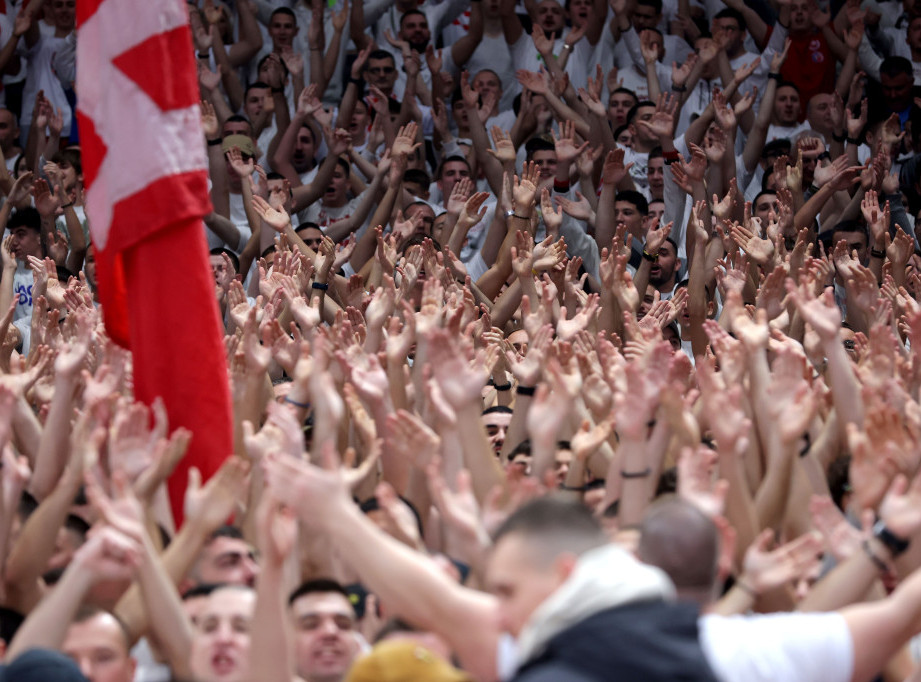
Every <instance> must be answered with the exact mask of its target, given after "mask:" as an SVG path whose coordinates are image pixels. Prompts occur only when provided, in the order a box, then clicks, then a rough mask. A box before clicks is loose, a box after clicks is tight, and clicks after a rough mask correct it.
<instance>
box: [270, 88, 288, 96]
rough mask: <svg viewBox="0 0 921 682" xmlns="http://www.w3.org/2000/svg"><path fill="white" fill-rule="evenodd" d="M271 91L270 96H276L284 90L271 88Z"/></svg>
mask: <svg viewBox="0 0 921 682" xmlns="http://www.w3.org/2000/svg"><path fill="white" fill-rule="evenodd" d="M271 90H272V94H273V95H275V94H278V93H282V92H284V91H285V89H284V88H271Z"/></svg>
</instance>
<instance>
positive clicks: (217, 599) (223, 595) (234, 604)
mask: <svg viewBox="0 0 921 682" xmlns="http://www.w3.org/2000/svg"><path fill="white" fill-rule="evenodd" d="M255 605H256V593H255V592H254V591H253V590H250V589H245V588H242V587H241V588H239V589H237V588H233V589H228V588H222V589H218V590H215V591H214V592H212V593H211V594H210V595H209V596H208V601H207V602H206V603H205V605H204V606H203V607H202V610H201V614H200V615H199V618H200V619H201V620H204V619H205V618H236V617H238V616H243V617H246V618H249V617H250V616H252V614H253V608H254V607H255Z"/></svg>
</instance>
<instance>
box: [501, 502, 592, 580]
mask: <svg viewBox="0 0 921 682" xmlns="http://www.w3.org/2000/svg"><path fill="white" fill-rule="evenodd" d="M508 535H521V536H524V537H525V538H526V539H528V540H531V541H532V542H529V543H528V544H529V545H530V546H531V547H532V548H533V553H534V558H535V559H539V560H540V561H541V562H542V563H543V564H544V565H549V564H550V563H551V562H552V561H553V560H554V559H555V558H556V557H557V556H559V555H560V554H562V553H564V552H568V553H573V554H577V555H581V554H583V553H585V552H587V551H589V550H592V549H595V548H597V547H601V546H602V545H605V544H607V543H608V542H609V540H608V537H607V536H606V535H605V534H604V531H602V530H601V526H600V525H599V524H598V521H597V520H596V519H595V517H594V516H592V513H591V512H590V511H589V510H588V509H587V508H586V507H585V506H584V505H583V504H582V503H581V502H572V501H570V500H563V499H560V498H558V497H555V496H553V495H550V496H547V497H541V498H538V499H536V500H532V501H531V502H528V503H526V504H524V505H522V506H521V507H519V508H518V509H517V510H515V511H514V512H512V514H511V516H509V517H508V518H507V519H506V520H505V521H504V522H503V523H502V525H501V526H499V528H498V529H497V530H496V532H495V533H494V535H493V542H494V543H496V544H498V543H499V542H500V541H501V540H502V538H504V537H506V536H508Z"/></svg>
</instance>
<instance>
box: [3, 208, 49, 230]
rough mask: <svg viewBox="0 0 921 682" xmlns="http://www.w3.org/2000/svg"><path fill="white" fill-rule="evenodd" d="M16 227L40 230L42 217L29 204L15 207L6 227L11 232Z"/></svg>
mask: <svg viewBox="0 0 921 682" xmlns="http://www.w3.org/2000/svg"><path fill="white" fill-rule="evenodd" d="M17 227H28V228H29V229H30V230H35V231H36V232H41V229H42V217H41V216H40V215H39V214H38V211H37V210H35V209H34V208H32V207H31V206H25V207H23V208H17V209H16V212H15V213H14V214H13V215H11V216H10V219H9V220H8V221H7V223H6V228H7V229H8V230H10V231H11V232H12V231H13V230H15V229H16V228H17Z"/></svg>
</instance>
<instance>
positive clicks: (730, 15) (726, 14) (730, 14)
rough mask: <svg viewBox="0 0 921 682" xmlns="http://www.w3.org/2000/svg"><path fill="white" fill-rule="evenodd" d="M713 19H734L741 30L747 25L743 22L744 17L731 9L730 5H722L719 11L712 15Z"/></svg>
mask: <svg viewBox="0 0 921 682" xmlns="http://www.w3.org/2000/svg"><path fill="white" fill-rule="evenodd" d="M713 18H714V19H735V20H736V23H737V24H738V25H739V28H740V29H741V30H743V31H744V30H746V29H747V28H748V25H747V24H746V23H745V17H744V16H743V15H742V13H741V12H740V11H738V10H735V9H732V7H724V8H723V9H721V10H720V11H719V12H717V13H716V14H714V15H713Z"/></svg>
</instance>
